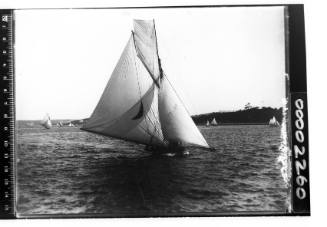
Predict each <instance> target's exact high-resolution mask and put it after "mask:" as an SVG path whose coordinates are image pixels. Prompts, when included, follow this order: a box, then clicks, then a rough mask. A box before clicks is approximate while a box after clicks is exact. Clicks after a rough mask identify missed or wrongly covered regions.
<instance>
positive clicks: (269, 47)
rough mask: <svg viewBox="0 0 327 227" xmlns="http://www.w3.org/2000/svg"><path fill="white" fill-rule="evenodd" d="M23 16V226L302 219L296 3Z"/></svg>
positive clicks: (19, 80)
mask: <svg viewBox="0 0 327 227" xmlns="http://www.w3.org/2000/svg"><path fill="white" fill-rule="evenodd" d="M14 19H15V27H14V33H15V61H14V70H15V119H16V128H15V168H16V178H15V180H16V188H15V194H16V201H15V206H16V214H17V216H18V217H27V218H28V217H58V216H59V217H61V216H65V215H66V216H68V217H85V216H91V217H92V216H95V217H167V216H168V217H174V216H224V215H225V216H226V215H249V214H250V215H251V214H257V215H267V214H268V215H271V214H272V215H287V214H290V213H291V212H292V199H291V198H292V196H291V194H292V189H291V176H292V175H291V163H290V156H291V149H290V144H289V143H290V139H289V135H290V125H289V123H288V120H289V118H290V117H289V116H288V112H287V111H288V105H289V99H288V96H289V95H288V92H289V88H288V81H289V74H288V73H289V72H288V62H289V61H288V57H289V56H288V32H289V31H288V26H287V20H288V7H287V6H256V7H244V6H237V7H177V8H174V7H171V8H165V7H163V8H160V7H158V8H151V7H150V8H111V9H110V8H108V9H105V8H103V9H43V10H42V9H30V10H16V11H14ZM298 106H299V107H301V108H302V106H301V105H300V104H299V105H298ZM300 181H301V182H302V181H303V184H304V183H306V182H307V181H306V179H304V178H301V179H300ZM297 193H299V196H305V195H303V192H302V191H301V190H300V191H297ZM301 193H302V194H301Z"/></svg>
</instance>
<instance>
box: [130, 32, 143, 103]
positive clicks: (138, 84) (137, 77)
mask: <svg viewBox="0 0 327 227" xmlns="http://www.w3.org/2000/svg"><path fill="white" fill-rule="evenodd" d="M132 35H133V43H134V49H135V51H136V48H135V40H134V33H133V32H132ZM133 60H134V66H135V71H136V80H137V86H138V88H139V95H140V98H142V96H141V88H140V82H139V76H138V70H137V65H136V60H135V52H134V51H133ZM141 102H142V100H141Z"/></svg>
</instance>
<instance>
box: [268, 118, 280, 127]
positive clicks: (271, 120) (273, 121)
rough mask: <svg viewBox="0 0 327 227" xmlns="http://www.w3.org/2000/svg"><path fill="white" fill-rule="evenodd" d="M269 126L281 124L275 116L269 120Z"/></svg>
mask: <svg viewBox="0 0 327 227" xmlns="http://www.w3.org/2000/svg"><path fill="white" fill-rule="evenodd" d="M269 125H275V126H278V125H279V122H278V121H277V120H276V118H275V116H273V117H272V118H271V119H270V120H269Z"/></svg>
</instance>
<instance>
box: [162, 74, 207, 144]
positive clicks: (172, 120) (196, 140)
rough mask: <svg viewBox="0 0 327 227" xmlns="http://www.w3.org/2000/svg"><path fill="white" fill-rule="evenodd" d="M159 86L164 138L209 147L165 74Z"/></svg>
mask: <svg viewBox="0 0 327 227" xmlns="http://www.w3.org/2000/svg"><path fill="white" fill-rule="evenodd" d="M160 86H161V87H160V92H159V116H160V122H161V128H162V132H163V135H164V137H165V139H166V140H168V141H171V142H182V143H184V144H192V145H198V146H202V147H209V145H208V144H207V142H206V140H205V139H204V138H203V136H202V134H201V133H200V131H199V129H198V128H197V127H196V125H195V124H194V122H193V120H192V118H191V117H190V115H189V114H188V113H187V111H186V109H185V107H184V105H183V103H182V102H181V100H180V99H179V97H178V96H177V94H176V92H175V91H174V89H173V88H172V86H171V84H170V83H169V81H168V79H167V78H166V76H165V77H163V79H162V81H161V84H160Z"/></svg>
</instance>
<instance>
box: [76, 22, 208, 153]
mask: <svg viewBox="0 0 327 227" xmlns="http://www.w3.org/2000/svg"><path fill="white" fill-rule="evenodd" d="M81 129H82V130H85V131H89V132H92V133H96V134H100V135H104V136H108V137H113V138H118V139H122V140H126V141H131V142H134V143H138V144H144V145H146V149H147V150H151V151H167V152H175V151H176V152H178V151H182V150H184V149H185V148H186V147H189V146H197V147H204V148H209V145H208V143H207V142H206V140H205V139H204V137H203V136H202V134H201V133H200V131H199V129H198V128H197V127H196V125H195V124H194V122H193V120H192V118H191V117H190V115H189V114H188V112H187V110H186V108H185V106H184V104H183V102H182V100H181V99H180V97H179V96H178V95H177V93H176V91H175V89H174V88H173V86H172V84H171V82H170V81H169V80H168V77H167V75H166V74H165V72H164V70H163V69H162V66H161V60H160V58H159V54H158V44H157V35H156V29H155V23H154V20H134V30H133V31H132V33H131V36H130V38H129V40H128V42H127V44H126V46H125V49H124V51H123V53H122V55H121V57H120V59H119V61H118V63H117V65H116V67H115V69H114V70H113V72H112V75H111V77H110V79H109V82H108V84H107V85H106V87H105V89H104V91H103V94H102V96H101V98H100V100H99V102H98V104H97V106H96V108H95V109H94V111H93V113H92V115H91V117H90V118H89V119H88V120H87V121H86V122H85V123H84V125H83V127H82V128H81Z"/></svg>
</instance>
